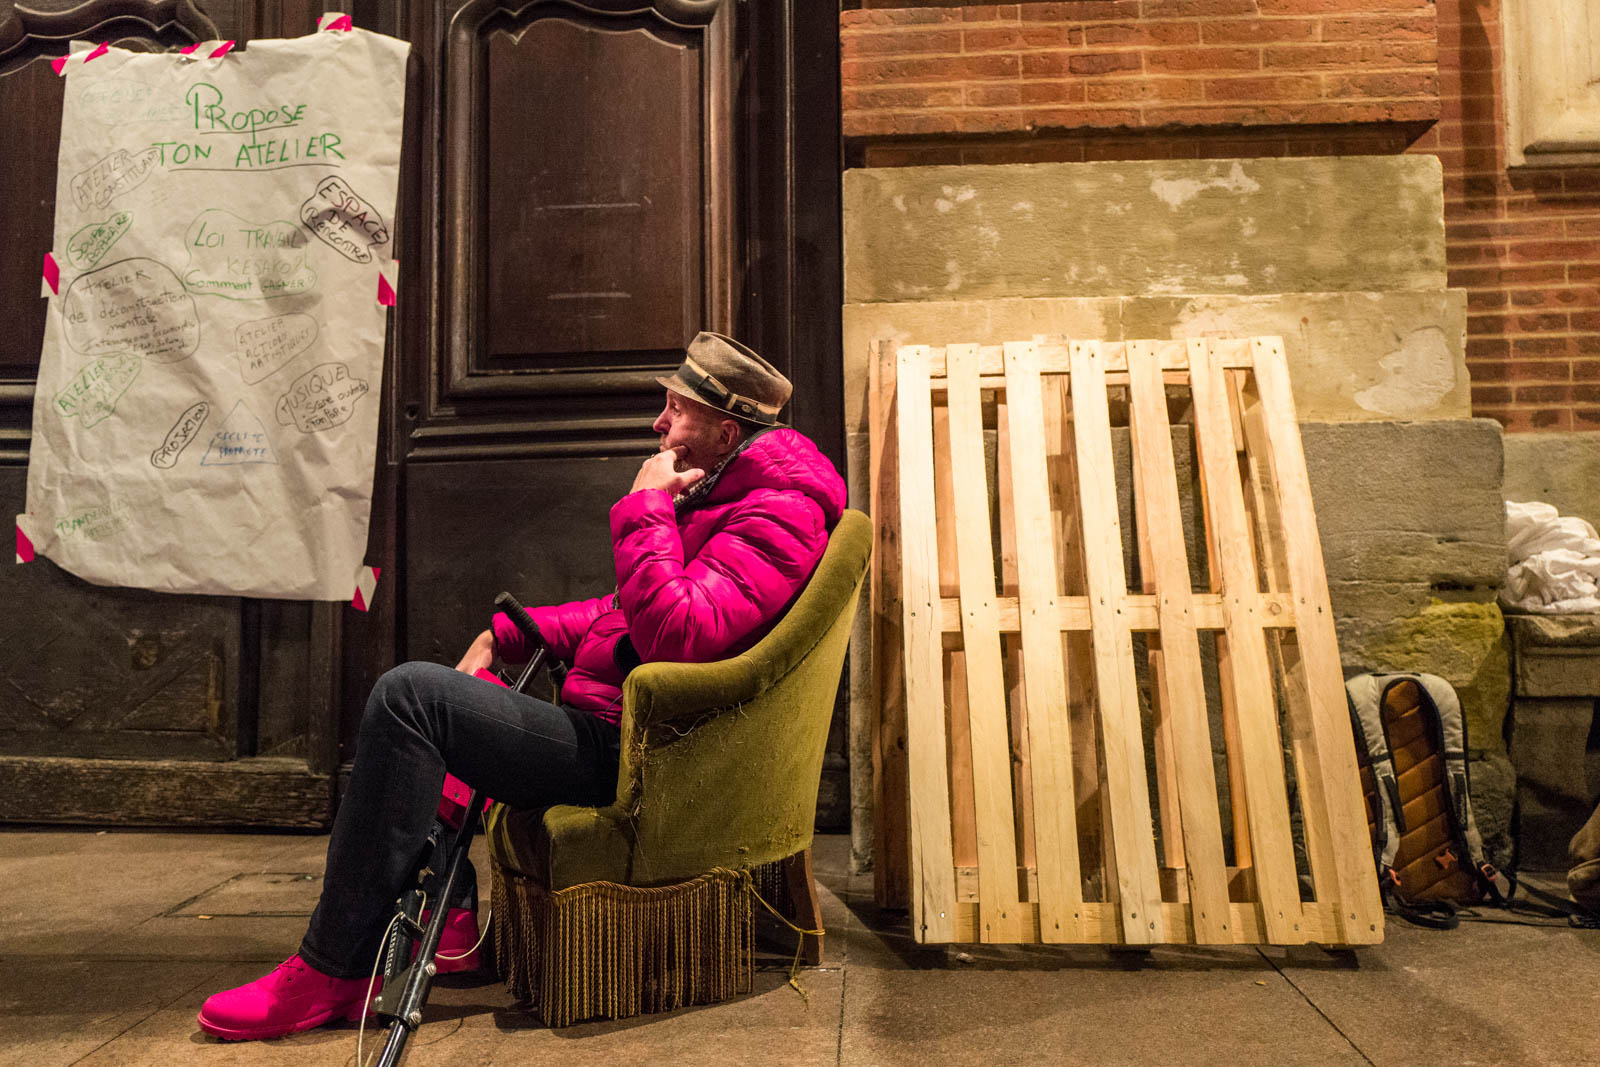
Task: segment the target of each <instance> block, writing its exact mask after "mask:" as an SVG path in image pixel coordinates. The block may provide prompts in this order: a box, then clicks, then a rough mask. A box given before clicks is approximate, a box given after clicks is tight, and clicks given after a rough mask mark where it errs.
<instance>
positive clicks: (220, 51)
mask: <svg viewBox="0 0 1600 1067" xmlns="http://www.w3.org/2000/svg"><path fill="white" fill-rule="evenodd" d="M231 51H233V42H232V41H223V42H222V44H220V45H218V46H217V50H216V51H215V52H212V53H211V58H212V59H221V58H222V57H223V56H225V55H227V54H228V53H229V52H231Z"/></svg>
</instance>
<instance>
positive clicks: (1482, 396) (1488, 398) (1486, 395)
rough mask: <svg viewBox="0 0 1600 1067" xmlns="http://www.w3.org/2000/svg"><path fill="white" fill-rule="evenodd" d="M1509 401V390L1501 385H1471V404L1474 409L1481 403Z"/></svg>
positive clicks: (1507, 402)
mask: <svg viewBox="0 0 1600 1067" xmlns="http://www.w3.org/2000/svg"><path fill="white" fill-rule="evenodd" d="M1509 403H1511V390H1510V389H1508V388H1507V387H1505V386H1503V385H1474V386H1473V387H1472V406H1473V408H1474V409H1477V408H1478V407H1479V406H1480V405H1483V404H1509Z"/></svg>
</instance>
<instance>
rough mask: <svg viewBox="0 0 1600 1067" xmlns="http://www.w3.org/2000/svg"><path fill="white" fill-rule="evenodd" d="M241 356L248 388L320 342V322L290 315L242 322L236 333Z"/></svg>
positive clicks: (235, 352)
mask: <svg viewBox="0 0 1600 1067" xmlns="http://www.w3.org/2000/svg"><path fill="white" fill-rule="evenodd" d="M233 336H234V341H235V342H236V347H235V351H234V354H235V355H236V356H238V357H239V374H240V376H241V377H242V378H244V380H245V383H246V384H247V385H254V384H256V383H257V382H259V381H264V380H265V379H267V378H270V377H271V376H272V375H274V374H276V373H277V372H278V371H280V370H282V369H283V368H284V366H285V365H287V364H288V363H290V362H292V361H293V360H294V358H295V357H296V356H298V355H300V353H302V352H304V351H305V350H306V349H308V348H310V347H311V345H312V344H313V343H314V342H315V341H316V339H317V320H316V319H314V318H312V317H311V316H310V315H303V314H300V313H299V312H290V313H289V314H287V315H274V316H272V317H271V318H270V319H254V320H252V321H250V322H241V323H240V324H239V325H238V326H237V327H235V328H234V331H233Z"/></svg>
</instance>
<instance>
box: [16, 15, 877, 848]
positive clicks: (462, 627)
mask: <svg viewBox="0 0 1600 1067" xmlns="http://www.w3.org/2000/svg"><path fill="white" fill-rule="evenodd" d="M205 6H206V8H207V9H208V10H209V11H210V12H211V13H212V16H213V17H214V18H215V19H216V22H215V23H214V24H213V23H212V22H211V21H210V20H209V19H207V18H206V16H205V15H203V14H201V13H200V12H199V10H198V9H197V7H196V6H195V5H192V4H190V3H189V2H187V0H183V2H177V3H174V2H172V0H105V2H97V3H91V4H89V5H84V6H81V7H79V8H74V9H73V10H72V11H71V12H68V13H65V14H62V15H48V16H40V15H26V16H19V15H17V14H15V13H13V14H11V15H10V16H9V17H10V20H11V22H10V24H4V26H5V28H4V29H0V49H4V51H3V52H0V123H4V128H5V129H6V130H7V132H8V135H9V136H10V137H11V140H12V143H11V144H10V145H8V148H7V152H8V155H7V159H8V163H10V161H11V160H13V159H16V160H19V161H20V162H18V163H12V164H11V169H13V170H14V171H15V172H16V176H15V178H14V182H15V187H16V188H18V189H24V190H27V191H28V192H27V194H26V195H18V196H15V197H13V198H11V199H10V200H8V201H5V202H0V234H3V235H4V236H5V238H6V239H7V246H8V247H11V248H29V249H32V248H38V249H39V250H40V251H41V252H42V250H43V249H44V247H45V246H46V245H47V244H48V242H49V237H50V232H51V214H52V206H53V198H54V174H55V157H56V150H57V139H56V137H57V135H56V132H55V126H56V125H57V123H56V122H55V121H54V120H53V119H52V120H48V121H40V120H39V118H38V116H41V115H58V114H59V110H60V83H59V80H57V79H56V78H55V77H54V74H53V72H51V71H50V69H49V67H48V65H47V64H46V63H45V62H44V60H43V59H42V58H40V57H43V56H48V55H56V54H60V53H61V52H63V51H65V47H66V42H67V41H68V40H70V39H74V38H78V39H96V40H98V39H102V38H104V37H106V36H107V35H111V36H112V37H113V39H115V37H116V36H118V35H121V34H130V33H131V34H134V35H135V36H143V37H144V38H146V39H147V43H146V44H145V45H144V47H156V46H170V45H171V44H174V43H179V44H181V43H187V41H189V40H194V39H202V38H216V37H230V38H238V39H239V40H240V41H241V42H247V41H248V40H249V39H251V38H260V37H280V36H295V35H298V34H301V33H306V32H310V31H311V30H312V29H313V28H314V26H315V22H316V16H317V14H318V12H320V11H321V10H323V9H324V7H325V6H326V5H324V4H321V3H313V2H310V0H211V2H209V3H207V4H206V5H205ZM4 10H6V8H5V7H4V6H0V11H4ZM346 10H348V11H349V12H350V13H351V14H352V16H353V17H354V20H355V22H356V24H357V25H359V26H362V27H363V28H367V29H371V30H375V31H377V32H380V33H387V34H390V35H393V36H397V37H402V38H406V39H408V40H410V41H411V43H412V46H413V51H412V58H411V68H410V72H409V74H410V80H409V83H408V88H407V113H406V135H405V137H406V144H405V149H404V152H403V155H402V169H401V187H400V209H399V213H398V216H397V220H396V226H395V240H396V246H397V250H398V254H399V257H400V260H401V285H400V288H399V304H398V306H397V308H396V310H395V312H394V313H393V314H392V315H391V318H390V342H389V354H388V361H387V364H386V369H385V381H384V386H383V412H384V414H383V421H382V423H381V427H380V441H379V461H378V468H377V471H376V481H375V485H374V498H373V510H372V531H371V537H370V542H369V548H368V555H367V559H368V561H369V562H371V563H374V564H377V565H379V566H380V567H381V569H382V577H381V579H380V583H379V587H378V594H377V597H376V601H375V604H374V607H373V610H372V611H371V612H369V613H365V614H362V613H357V612H354V611H352V610H351V609H350V608H348V607H347V606H344V605H321V604H317V605H313V604H305V603H296V602H286V601H247V600H246V601H241V600H233V599H228V598H199V597H171V596H163V595H159V594H153V593H152V594H146V593H139V592H134V591H128V590H108V589H102V588H98V587H93V586H88V585H87V584H86V583H83V582H80V581H77V580H76V579H73V578H71V577H70V576H67V575H64V574H62V573H61V572H60V571H59V570H57V569H56V568H54V567H53V566H52V565H51V564H49V563H48V562H45V561H42V560H41V561H37V562H36V563H34V564H30V565H28V566H26V567H18V568H15V569H14V571H12V572H10V573H7V574H5V575H4V576H3V577H0V603H4V604H6V605H7V606H8V607H9V606H11V605H24V606H22V607H12V608H11V610H8V611H7V612H4V613H0V630H4V631H5V636H8V637H9V638H10V640H8V641H6V642H4V643H0V820H7V819H9V820H13V821H16V820H26V821H41V820H58V821H59V820H65V821H105V822H123V823H139V822H145V823H149V822H169V823H190V824H209V825H270V824H274V823H276V824H279V825H317V824H319V823H321V822H325V821H326V820H327V818H328V817H329V814H330V811H331V804H330V799H331V794H332V790H331V789H330V783H331V780H332V777H333V776H334V774H335V772H336V771H337V770H338V768H339V767H340V766H341V764H342V765H344V766H346V767H347V766H348V762H349V759H350V758H351V756H352V755H353V753H354V748H355V741H356V726H357V723H358V722H359V718H360V713H361V708H362V704H363V702H364V700H365V696H366V694H367V692H368V690H369V689H370V688H371V685H372V683H373V681H375V680H376V678H377V677H378V675H379V674H381V673H382V672H383V671H384V670H386V669H387V668H389V667H390V666H393V665H394V664H395V663H396V662H398V661H400V660H402V659H408V658H413V659H415V658H420V659H431V660H436V661H440V662H454V660H455V657H456V656H457V655H458V654H459V652H460V649H461V647H462V645H463V644H464V643H465V642H466V641H467V640H469V639H470V637H471V636H472V635H473V634H474V633H476V632H477V631H478V630H479V629H481V628H482V627H483V625H484V624H485V622H486V621H487V617H488V612H489V609H490V603H491V600H492V597H493V595H494V593H496V592H498V591H499V590H501V589H512V590H514V591H516V592H517V593H518V594H519V595H520V596H521V597H523V598H524V599H525V600H527V601H529V602H531V603H540V602H551V601H555V600H559V599H563V598H568V597H573V596H579V595H592V594H593V593H594V592H596V591H604V590H605V589H609V588H611V587H613V586H614V585H615V576H614V574H613V573H612V566H611V554H610V546H609V534H608V530H607V524H606V516H607V511H608V510H609V508H610V505H611V504H612V503H613V502H614V501H615V500H616V498H617V497H618V496H619V495H620V494H621V493H622V492H623V491H624V490H625V489H626V488H627V486H628V484H629V483H630V482H631V480H632V477H633V473H634V471H635V470H636V469H637V466H638V464H639V463H640V462H641V461H642V460H643V458H644V457H645V456H646V455H647V454H648V453H649V452H650V451H652V450H653V448H654V442H655V437H654V434H653V433H652V432H651V431H650V429H649V425H650V422H651V420H652V418H653V417H654V415H655V414H656V411H657V410H658V408H659V401H660V396H661V393H660V387H659V386H657V385H656V384H655V381H654V378H655V377H656V375H658V374H663V373H667V372H669V371H670V368H672V367H674V366H676V364H677V362H678V360H679V358H680V356H681V351H682V347H683V345H684V344H685V343H686V342H687V341H688V340H689V338H690V337H692V336H693V334H694V333H695V332H696V331H697V330H699V329H702V328H709V329H716V330H720V331H724V332H729V333H732V334H733V335H734V336H737V337H740V338H741V339H744V340H746V341H748V342H749V343H751V344H752V345H754V346H755V347H756V348H757V350H758V351H760V352H761V353H762V354H763V355H765V356H766V357H767V358H768V359H770V360H771V361H772V362H773V363H775V364H776V365H778V366H779V367H780V368H782V369H783V370H784V371H785V372H786V373H787V374H788V375H789V376H790V378H791V379H793V381H794V383H795V400H794V402H793V404H792V406H791V411H790V417H791V420H792V421H793V423H794V424H795V425H796V426H798V427H799V428H800V429H801V430H803V431H805V432H807V433H809V434H810V435H811V436H812V437H813V438H815V439H816V440H817V442H818V443H819V445H820V446H821V447H822V448H823V450H824V451H825V452H826V453H827V454H828V455H830V456H831V457H832V458H833V459H834V461H835V462H836V463H837V464H838V465H839V466H840V469H841V470H842V469H843V429H842V426H843V413H842V391H841V390H842V386H841V370H840V359H839V302H840V260H839V234H838V226H839V223H838V219H839V192H838V183H839V162H838V161H839V101H838V13H837V10H836V9H830V7H829V5H824V4H811V3H804V4H803V3H801V0H761V2H760V3H759V4H757V3H753V2H750V0H655V2H654V3H648V2H645V0H523V2H522V3H505V2H486V0H401V2H398V3H396V2H394V0H350V3H348V4H347V6H346ZM130 13H131V14H130ZM13 31H20V32H13ZM243 47H245V48H246V49H248V44H247V43H244V44H243ZM41 69H42V71H43V73H42V74H41V73H39V71H40V70H41ZM24 116H25V117H24ZM36 259H37V257H34V260H36ZM34 260H30V259H29V257H28V256H13V257H6V258H5V259H4V260H0V271H4V272H8V273H4V274H0V306H3V309H4V312H5V313H6V314H7V316H8V318H9V319H10V321H16V322H20V323H23V324H24V328H23V329H22V330H18V331H13V332H12V334H11V335H9V336H8V337H6V338H5V339H0V502H4V503H7V504H14V505H15V507H14V510H13V512H12V514H14V513H16V512H17V511H20V510H21V507H22V499H23V485H24V475H25V465H26V462H27V439H28V423H29V419H30V415H31V404H32V378H33V375H34V372H35V368H36V366H37V360H38V353H39V346H40V339H41V337H42V335H43V321H44V319H43V316H44V314H45V305H44V303H43V302H42V301H39V300H38V299H37V297H36V295H35V294H36V293H37V292H38V278H37V269H36V268H37V263H36V262H34ZM152 642H153V644H152ZM152 660H153V661H154V665H153V666H145V664H147V663H150V662H151V661H152ZM163 672H166V673H163ZM139 683H147V684H145V685H144V686H143V687H142V688H141V687H140V684H139ZM130 694H131V695H130ZM838 725H839V729H836V730H835V731H834V737H833V738H832V739H831V740H830V746H829V753H830V754H829V758H828V762H827V770H826V771H825V778H827V779H828V782H827V783H825V789H824V796H825V797H833V798H836V800H835V802H834V803H832V804H831V805H830V804H828V803H824V804H823V805H822V806H821V807H820V809H819V821H820V822H828V821H832V822H833V823H834V824H836V825H842V823H843V820H845V819H847V818H848V809H847V802H846V801H845V799H844V798H845V797H846V796H847V792H848V786H847V779H848V769H847V767H846V765H845V761H844V730H843V722H842V718H841V721H840V723H839V724H838ZM169 782H177V783H178V784H179V788H176V789H169V788H168V783H169ZM151 798H155V799H151Z"/></svg>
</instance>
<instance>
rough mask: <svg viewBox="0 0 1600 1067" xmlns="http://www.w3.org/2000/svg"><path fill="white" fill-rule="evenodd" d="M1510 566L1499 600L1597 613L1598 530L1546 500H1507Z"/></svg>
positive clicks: (1528, 607)
mask: <svg viewBox="0 0 1600 1067" xmlns="http://www.w3.org/2000/svg"><path fill="white" fill-rule="evenodd" d="M1506 550H1507V555H1508V556H1509V562H1510V569H1509V570H1508V571H1507V572H1506V584H1505V588H1504V589H1502V590H1501V591H1500V602H1501V603H1502V604H1503V605H1504V606H1506V607H1508V608H1513V609H1515V610H1517V611H1537V612H1541V613H1549V614H1581V613H1586V612H1600V535H1597V534H1596V533H1595V528H1594V527H1593V526H1591V525H1590V524H1589V523H1588V522H1586V521H1584V520H1583V519H1580V518H1577V517H1575V516H1570V515H1569V516H1566V517H1565V518H1563V517H1562V516H1561V514H1560V513H1559V512H1558V511H1557V510H1556V509H1555V508H1553V507H1551V506H1550V505H1549V504H1541V503H1538V502H1536V501H1534V502H1529V503H1520V502H1518V501H1514V500H1508V501H1506Z"/></svg>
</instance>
